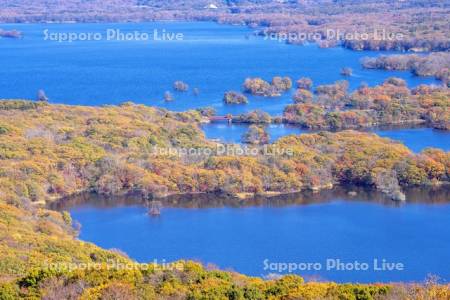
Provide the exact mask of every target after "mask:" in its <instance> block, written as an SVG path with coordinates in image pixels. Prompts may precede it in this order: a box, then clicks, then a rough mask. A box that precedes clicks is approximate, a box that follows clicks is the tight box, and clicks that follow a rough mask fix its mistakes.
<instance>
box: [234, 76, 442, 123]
mask: <svg viewBox="0 0 450 300" xmlns="http://www.w3.org/2000/svg"><path fill="white" fill-rule="evenodd" d="M297 86H298V88H297V90H296V92H295V94H294V96H293V100H294V102H295V103H294V104H291V105H288V106H286V107H285V109H284V112H283V116H282V117H280V116H278V117H271V116H270V115H268V114H267V113H264V112H262V111H255V112H250V113H245V114H242V115H238V116H234V117H233V122H241V123H271V122H273V123H282V122H284V123H290V124H297V125H299V126H301V127H304V128H309V129H327V130H328V129H331V130H342V129H358V128H368V127H374V126H390V125H401V126H411V125H422V126H428V127H433V128H436V129H442V130H450V108H449V107H450V106H449V105H450V102H449V101H448V99H449V97H450V94H449V89H448V88H447V87H442V86H429V85H420V86H418V87H416V88H413V89H409V88H408V87H407V86H406V83H405V81H404V80H402V79H400V78H395V77H392V78H388V79H387V80H386V81H385V82H384V83H383V84H381V85H378V86H374V87H369V86H367V85H364V84H363V85H361V86H360V87H359V88H358V89H357V90H355V91H354V92H352V93H350V92H349V91H348V82H347V81H345V80H341V81H337V82H335V83H333V84H326V85H318V86H316V87H315V88H314V89H313V82H312V81H311V79H309V78H301V79H299V80H298V81H297Z"/></svg>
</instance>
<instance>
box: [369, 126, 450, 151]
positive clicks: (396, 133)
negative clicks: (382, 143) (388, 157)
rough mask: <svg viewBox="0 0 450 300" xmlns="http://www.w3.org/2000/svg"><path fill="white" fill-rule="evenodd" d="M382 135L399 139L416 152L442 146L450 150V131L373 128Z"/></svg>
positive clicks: (441, 147) (445, 149)
mask: <svg viewBox="0 0 450 300" xmlns="http://www.w3.org/2000/svg"><path fill="white" fill-rule="evenodd" d="M373 132H374V133H376V134H378V135H379V136H382V137H387V138H390V139H393V140H397V141H400V142H402V143H403V144H405V145H406V146H407V147H408V148H410V149H411V150H412V151H414V152H420V151H422V150H423V149H425V148H430V147H433V148H440V149H442V150H444V151H450V132H449V131H444V130H437V129H431V128H412V129H405V128H402V129H390V130H387V129H386V130H373Z"/></svg>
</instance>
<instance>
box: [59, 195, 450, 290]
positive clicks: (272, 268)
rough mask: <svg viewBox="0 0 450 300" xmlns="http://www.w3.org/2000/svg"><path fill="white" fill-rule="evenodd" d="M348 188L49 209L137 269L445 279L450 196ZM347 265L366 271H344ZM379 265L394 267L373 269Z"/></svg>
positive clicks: (122, 200) (89, 202) (81, 201)
mask: <svg viewBox="0 0 450 300" xmlns="http://www.w3.org/2000/svg"><path fill="white" fill-rule="evenodd" d="M353 190H355V191H357V195H356V196H349V195H348V193H347V192H348V191H347V190H346V189H342V190H340V189H337V190H334V191H325V192H322V193H319V194H311V193H310V194H308V193H306V194H298V195H288V196H279V197H275V198H273V199H256V200H249V201H248V202H246V201H242V200H236V199H234V200H226V199H225V198H222V197H220V196H206V195H190V197H186V198H182V197H179V196H178V197H176V198H175V199H168V200H165V201H163V209H162V214H161V216H159V217H150V216H148V215H147V208H146V206H145V205H143V204H142V203H141V202H140V201H136V199H134V200H133V198H132V197H116V198H107V197H99V196H96V195H84V196H82V197H81V196H78V198H77V197H75V198H74V199H72V203H71V200H67V202H66V203H65V204H64V205H62V204H60V205H62V206H59V207H58V208H59V209H68V210H70V212H71V214H72V216H73V218H74V219H75V220H77V221H78V222H80V223H81V224H82V229H81V235H80V238H81V239H83V240H86V241H91V242H94V243H96V244H97V245H100V246H102V247H105V248H117V249H120V250H122V251H125V252H126V253H127V254H128V255H130V257H132V258H134V259H136V260H138V261H139V262H153V261H157V262H160V263H161V262H170V261H173V260H178V259H185V258H187V259H194V260H198V261H200V262H202V263H204V264H208V263H210V264H214V265H216V266H218V267H219V268H222V269H232V270H235V271H238V272H242V273H244V274H248V275H253V276H263V277H264V276H267V275H269V274H287V273H289V272H287V271H286V270H284V271H281V270H280V268H279V267H276V266H280V265H279V264H282V263H291V264H296V265H297V267H298V268H305V265H307V264H308V263H310V264H315V266H316V267H315V269H312V270H311V269H309V270H308V269H307V270H304V269H303V270H301V271H298V270H296V271H295V272H292V273H296V274H301V275H302V276H305V277H306V278H307V279H315V280H334V281H338V282H390V281H422V280H424V279H425V278H426V276H427V274H429V273H432V274H435V275H438V276H440V277H441V278H442V279H444V280H449V279H450V270H449V269H448V264H447V263H445V262H448V261H450V240H449V239H448V237H449V236H450V219H449V218H448V215H449V213H450V202H449V199H450V189H449V188H446V189H440V190H437V191H431V190H430V191H426V190H423V189H422V190H411V191H407V192H406V194H407V198H408V201H407V202H406V203H404V204H398V203H395V202H393V201H390V200H386V199H385V198H384V196H383V195H380V194H378V193H375V192H371V191H366V190H363V189H353ZM356 262H357V263H359V264H360V265H361V267H362V266H365V265H364V264H367V267H368V269H367V270H349V269H348V268H349V266H355V268H356ZM383 262H385V263H386V264H387V265H389V264H390V263H395V264H401V265H402V266H403V268H402V270H399V269H395V270H386V269H384V270H379V268H381V267H380V266H382V265H383ZM342 263H345V265H344V267H343V268H344V269H342V268H341V267H340V264H342ZM349 263H350V265H348V264H349ZM333 264H335V265H334V266H333ZM374 264H376V265H374ZM319 265H320V266H321V268H320V269H316V268H318V266H319Z"/></svg>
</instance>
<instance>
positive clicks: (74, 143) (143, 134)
mask: <svg viewBox="0 0 450 300" xmlns="http://www.w3.org/2000/svg"><path fill="white" fill-rule="evenodd" d="M202 117H203V116H202V114H201V111H189V112H184V113H173V112H170V111H166V110H163V109H157V108H153V107H146V106H143V105H136V104H133V103H130V102H128V103H124V104H123V105H121V106H104V107H82V106H66V105H53V104H48V103H45V102H32V101H25V100H7V101H1V102H0V158H1V160H0V161H1V164H2V167H1V169H2V173H1V175H0V187H1V191H2V193H1V194H0V207H1V210H0V214H1V218H0V226H1V227H2V230H1V231H0V232H1V234H2V239H3V241H5V242H2V243H1V244H0V247H1V251H2V264H1V265H0V278H1V283H0V296H1V297H2V299H16V298H18V297H29V298H33V297H34V298H40V297H48V299H61V298H64V297H69V296H70V295H71V296H73V297H78V296H83V297H85V298H87V299H98V298H102V297H103V298H102V299H104V298H105V297H112V298H115V297H118V296H119V295H120V296H123V297H126V298H127V299H142V298H152V297H182V298H185V297H188V298H189V297H190V298H195V299H197V298H202V297H212V298H214V299H218V298H220V299H222V298H223V299H230V297H231V298H233V299H242V298H243V297H246V298H248V299H268V298H273V299H280V298H285V297H288V298H289V297H294V298H295V297H301V298H305V299H314V298H317V297H319V298H322V297H330V298H332V299H337V298H339V297H340V295H346V296H345V297H346V298H347V297H349V298H348V299H373V298H377V299H384V298H386V299H389V298H390V295H392V294H393V293H394V294H396V295H399V294H400V295H406V294H411V293H412V294H414V295H416V296H417V297H425V298H426V297H428V295H438V296H437V297H445V295H448V293H449V287H448V286H446V285H437V284H435V283H431V284H428V285H426V286H422V285H419V284H403V285H399V284H372V285H361V284H346V285H338V284H335V283H314V282H311V283H304V281H303V279H302V278H300V277H298V276H287V277H283V278H282V279H277V280H268V281H266V280H262V279H256V278H249V277H245V276H243V275H239V274H236V273H232V272H223V271H218V270H205V269H204V268H203V267H202V266H200V265H199V264H196V263H192V262H180V263H179V266H182V268H183V269H182V271H174V270H161V269H160V268H159V267H158V266H157V265H150V267H148V266H147V268H146V269H145V270H144V269H142V268H133V269H115V268H114V267H113V268H111V267H110V266H108V261H109V262H110V261H111V260H113V261H115V262H118V263H124V264H127V263H128V264H132V263H133V262H132V261H131V260H130V259H128V258H127V257H125V256H123V255H122V254H121V253H117V252H111V251H106V250H102V249H100V248H98V247H96V246H94V245H92V244H89V243H85V242H82V241H78V240H76V239H74V236H75V234H76V232H75V231H74V229H73V228H72V224H71V222H72V221H71V218H70V215H68V214H67V213H60V212H56V211H49V210H46V209H44V208H42V206H41V205H43V204H45V203H49V202H52V201H55V200H57V199H59V198H61V197H64V196H67V195H71V194H74V193H79V192H82V191H91V192H96V193H101V194H107V195H112V194H123V193H128V192H131V191H134V192H136V191H138V192H145V193H150V194H151V195H153V196H154V197H164V196H166V195H169V194H171V193H187V192H190V193H191V192H209V193H212V192H215V193H228V194H230V193H231V194H237V193H241V192H246V193H257V194H260V193H264V192H269V191H278V192H283V193H285V192H290V191H298V190H302V189H321V188H329V187H332V186H333V185H335V184H340V183H346V184H356V185H370V186H373V187H375V188H378V189H380V190H382V191H384V192H387V193H399V192H400V187H401V186H405V185H406V186H420V185H438V184H448V183H449V178H450V165H449V161H450V158H449V153H446V152H444V151H441V150H438V149H428V150H425V151H423V152H422V153H419V154H413V153H412V152H411V151H410V150H408V149H407V148H406V147H404V146H403V145H401V144H398V143H396V142H393V141H390V140H388V139H383V138H380V137H378V136H376V135H374V134H369V133H361V132H355V131H344V132H340V133H329V132H322V133H317V134H304V135H299V136H288V137H285V138H282V139H280V140H279V141H278V142H276V143H274V144H270V145H269V146H268V148H267V149H266V150H265V151H272V152H266V153H263V152H262V149H260V150H258V151H257V152H256V153H255V154H249V155H240V156H236V155H229V154H220V153H217V150H216V149H217V148H216V147H217V144H216V143H213V142H210V141H208V140H206V139H205V137H204V135H203V133H202V132H201V131H200V129H199V127H198V122H199V121H200V120H201V119H202ZM154 147H159V148H160V149H162V148H165V147H171V148H172V147H173V148H179V149H181V148H193V149H202V148H205V149H206V148H208V149H211V152H208V153H209V155H191V154H189V153H188V154H181V155H179V154H177V155H173V154H170V153H169V154H166V153H160V152H155V150H154ZM280 149H286V150H287V149H290V150H291V151H292V152H289V151H286V152H280V151H279V150H280ZM268 153H271V155H269V154H268ZM39 204H41V205H39ZM50 263H62V264H63V263H74V264H77V263H78V264H79V263H94V264H97V265H96V268H95V269H88V268H86V269H76V270H70V269H68V268H59V269H54V268H49V264H50ZM63 266H64V264H63ZM66 266H67V265H66ZM238 282H239V284H237V283H238ZM80 285H81V286H82V287H83V288H80ZM231 295H235V296H231ZM439 295H441V296H439ZM361 297H363V298H361ZM383 297H384V298H383ZM438 299H440V298H438Z"/></svg>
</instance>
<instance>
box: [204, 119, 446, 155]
mask: <svg viewBox="0 0 450 300" xmlns="http://www.w3.org/2000/svg"><path fill="white" fill-rule="evenodd" d="M248 127H249V125H248V124H227V123H226V122H218V123H208V124H204V125H202V127H201V128H202V130H203V131H204V132H205V136H206V137H207V138H209V139H218V140H220V141H222V142H224V143H241V137H242V135H243V134H244V133H245V132H246V131H247V130H248ZM265 128H266V131H267V133H269V136H270V141H271V142H274V141H276V140H278V139H279V138H281V137H283V136H286V135H291V134H302V133H310V132H313V131H309V130H305V129H301V128H299V127H296V126H292V125H287V124H271V125H268V126H266V127H265ZM370 132H374V133H376V134H378V135H379V136H382V137H386V138H390V139H392V140H396V141H398V142H401V143H403V144H404V145H405V146H407V147H408V148H410V149H411V150H412V151H413V152H420V151H422V150H423V149H425V148H429V147H434V148H439V149H442V150H444V151H450V132H449V131H443V130H436V129H431V128H394V129H373V130H370Z"/></svg>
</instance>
